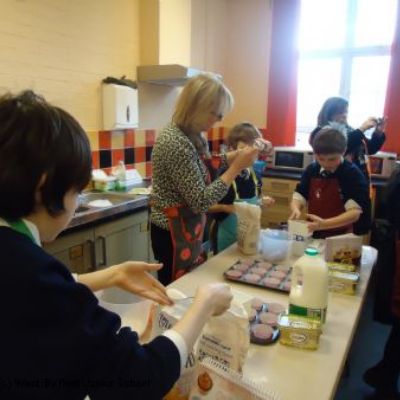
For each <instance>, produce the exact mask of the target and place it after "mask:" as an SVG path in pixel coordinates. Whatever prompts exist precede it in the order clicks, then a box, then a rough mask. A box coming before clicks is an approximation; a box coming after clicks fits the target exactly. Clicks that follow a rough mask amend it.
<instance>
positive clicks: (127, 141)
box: [124, 129, 135, 147]
mask: <svg viewBox="0 0 400 400" xmlns="http://www.w3.org/2000/svg"><path fill="white" fill-rule="evenodd" d="M124 147H135V130H134V129H127V130H126V131H125V136H124Z"/></svg>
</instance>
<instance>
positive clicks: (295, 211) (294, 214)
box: [289, 207, 301, 220]
mask: <svg viewBox="0 0 400 400" xmlns="http://www.w3.org/2000/svg"><path fill="white" fill-rule="evenodd" d="M300 217H301V211H300V210H299V209H298V208H297V207H292V213H291V214H290V216H289V219H290V220H292V219H300Z"/></svg>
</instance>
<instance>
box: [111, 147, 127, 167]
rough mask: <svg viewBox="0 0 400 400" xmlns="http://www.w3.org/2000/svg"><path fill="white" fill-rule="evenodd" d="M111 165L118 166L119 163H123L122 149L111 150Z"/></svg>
mask: <svg viewBox="0 0 400 400" xmlns="http://www.w3.org/2000/svg"><path fill="white" fill-rule="evenodd" d="M111 154H112V159H111V160H112V165H113V166H114V165H118V163H119V162H120V161H125V155H124V149H116V150H112V153H111Z"/></svg>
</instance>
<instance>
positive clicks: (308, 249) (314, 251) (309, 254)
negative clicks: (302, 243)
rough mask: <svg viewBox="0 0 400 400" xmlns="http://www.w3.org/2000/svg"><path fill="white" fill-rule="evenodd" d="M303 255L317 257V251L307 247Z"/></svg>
mask: <svg viewBox="0 0 400 400" xmlns="http://www.w3.org/2000/svg"><path fill="white" fill-rule="evenodd" d="M304 253H305V254H307V255H308V256H317V255H318V254H319V253H318V250H317V249H314V247H307V248H306V250H305V252H304Z"/></svg>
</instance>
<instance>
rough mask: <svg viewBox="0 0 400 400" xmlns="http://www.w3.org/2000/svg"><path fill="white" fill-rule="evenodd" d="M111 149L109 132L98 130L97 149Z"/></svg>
mask: <svg viewBox="0 0 400 400" xmlns="http://www.w3.org/2000/svg"><path fill="white" fill-rule="evenodd" d="M108 149H111V132H110V131H100V132H99V150H108Z"/></svg>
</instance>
